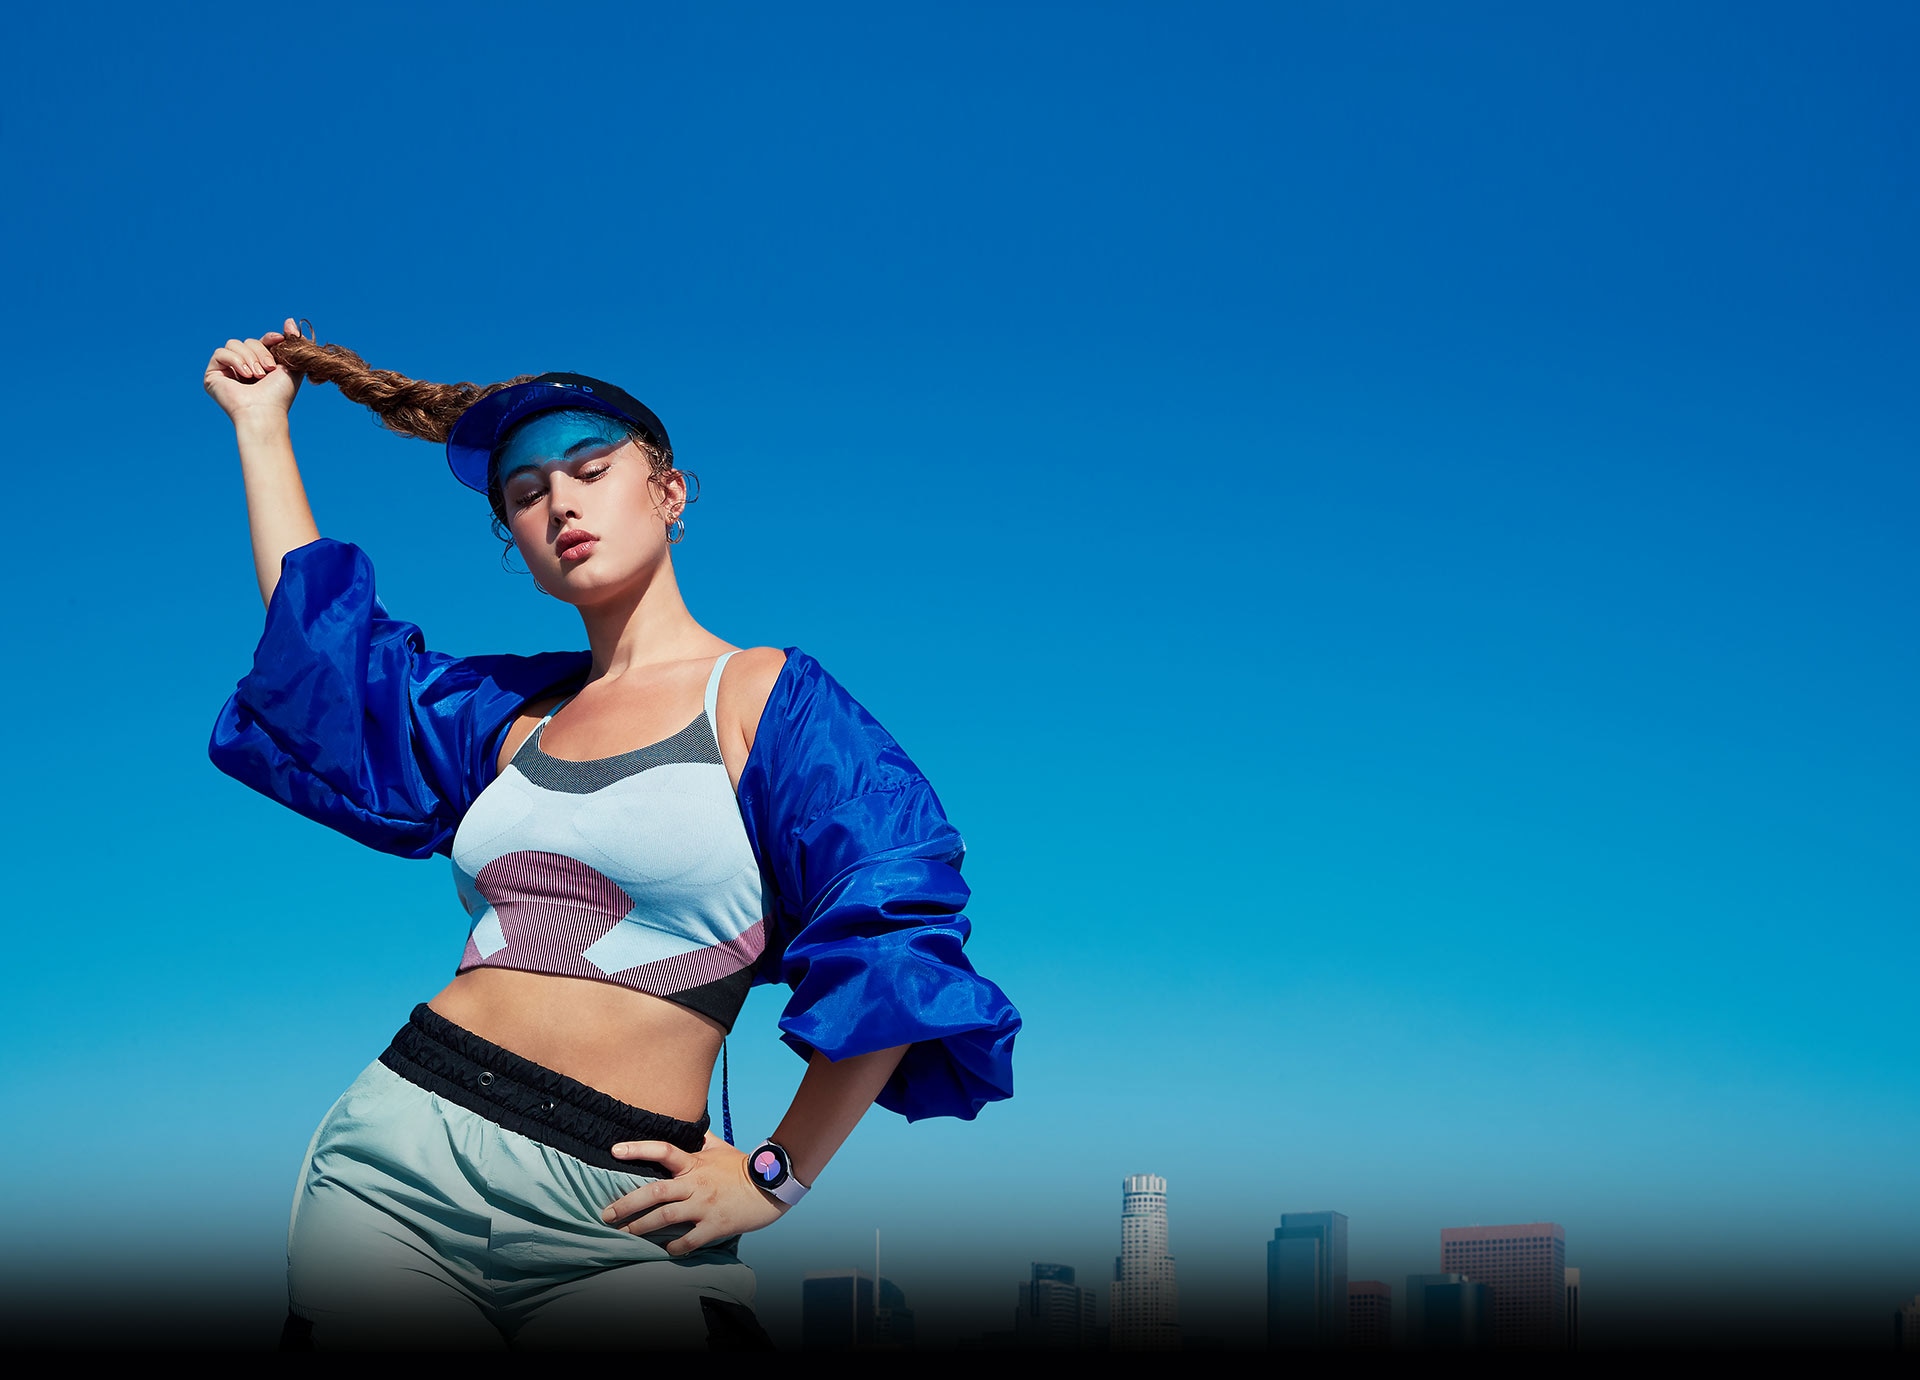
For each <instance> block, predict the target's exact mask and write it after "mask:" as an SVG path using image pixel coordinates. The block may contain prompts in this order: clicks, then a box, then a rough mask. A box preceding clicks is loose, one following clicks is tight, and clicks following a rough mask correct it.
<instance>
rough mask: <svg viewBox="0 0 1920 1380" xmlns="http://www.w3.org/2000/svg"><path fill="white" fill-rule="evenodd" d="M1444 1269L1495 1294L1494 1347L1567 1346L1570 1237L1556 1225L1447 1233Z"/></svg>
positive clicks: (1443, 1244)
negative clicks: (1464, 1277) (1568, 1251)
mask: <svg viewBox="0 0 1920 1380" xmlns="http://www.w3.org/2000/svg"><path fill="white" fill-rule="evenodd" d="M1440 1268H1441V1269H1442V1270H1445V1271H1448V1272H1450V1273H1454V1274H1462V1275H1465V1276H1466V1277H1467V1278H1468V1279H1470V1280H1473V1281H1475V1282H1476V1283H1480V1284H1484V1285H1486V1286H1487V1288H1488V1289H1489V1290H1490V1291H1491V1293H1492V1304H1493V1344H1494V1345H1495V1346H1509V1347H1564V1346H1566V1344H1567V1234H1566V1233H1565V1232H1564V1231H1562V1230H1561V1229H1560V1227H1559V1226H1558V1225H1557V1224H1556V1223H1553V1222H1528V1223H1525V1224H1524V1225H1518V1226H1509V1227H1447V1228H1444V1229H1443V1230H1442V1231H1441V1233H1440Z"/></svg>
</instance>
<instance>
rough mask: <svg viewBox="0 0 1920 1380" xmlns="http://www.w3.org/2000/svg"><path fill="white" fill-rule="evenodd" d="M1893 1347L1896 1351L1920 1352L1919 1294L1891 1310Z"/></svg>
mask: <svg viewBox="0 0 1920 1380" xmlns="http://www.w3.org/2000/svg"><path fill="white" fill-rule="evenodd" d="M1893 1345H1894V1349H1895V1350H1896V1351H1915V1352H1920V1294H1915V1295H1914V1296H1913V1302H1912V1303H1903V1304H1901V1305H1900V1306H1899V1307H1898V1308H1896V1309H1894V1310H1893Z"/></svg>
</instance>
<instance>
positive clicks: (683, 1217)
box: [620, 1202, 697, 1236]
mask: <svg viewBox="0 0 1920 1380" xmlns="http://www.w3.org/2000/svg"><path fill="white" fill-rule="evenodd" d="M692 1217H693V1209H692V1208H691V1207H690V1206H688V1205H687V1204H686V1203H684V1202H680V1203H662V1204H661V1205H660V1206H659V1207H657V1208H655V1209H654V1210H653V1211H652V1212H646V1213H642V1214H641V1215H640V1216H638V1217H636V1218H634V1219H633V1220H632V1221H631V1222H629V1223H627V1224H626V1225H625V1226H624V1227H622V1228H620V1230H621V1231H623V1232H626V1233H627V1234H628V1235H629V1236H651V1235H653V1233H655V1232H657V1231H664V1230H666V1229H667V1228H668V1227H670V1226H672V1225H673V1224H674V1223H676V1222H685V1221H689V1220H691V1219H692ZM696 1230H697V1228H696Z"/></svg>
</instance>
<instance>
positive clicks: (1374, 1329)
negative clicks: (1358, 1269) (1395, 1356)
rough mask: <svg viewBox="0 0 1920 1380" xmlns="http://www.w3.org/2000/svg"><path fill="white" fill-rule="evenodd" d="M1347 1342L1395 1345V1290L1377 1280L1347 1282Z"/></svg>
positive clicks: (1362, 1344)
mask: <svg viewBox="0 0 1920 1380" xmlns="http://www.w3.org/2000/svg"><path fill="white" fill-rule="evenodd" d="M1347 1345H1348V1346H1359V1347H1382V1346H1392V1345H1393V1290H1392V1289H1391V1288H1390V1287H1389V1286H1387V1285H1386V1284H1383V1283H1382V1282H1381V1281H1379V1280H1377V1279H1356V1280H1350V1281H1348V1283H1347Z"/></svg>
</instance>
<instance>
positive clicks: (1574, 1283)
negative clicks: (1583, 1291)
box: [1567, 1265, 1580, 1351]
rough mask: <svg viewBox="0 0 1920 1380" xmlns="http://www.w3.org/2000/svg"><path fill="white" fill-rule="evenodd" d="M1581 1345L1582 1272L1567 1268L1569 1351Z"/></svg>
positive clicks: (1571, 1267)
mask: <svg viewBox="0 0 1920 1380" xmlns="http://www.w3.org/2000/svg"><path fill="white" fill-rule="evenodd" d="M1579 1345H1580V1270H1579V1268H1578V1267H1577V1266H1573V1265H1569V1266H1567V1350H1569V1351H1571V1350H1573V1349H1574V1348H1575V1347H1577V1346H1579Z"/></svg>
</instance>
